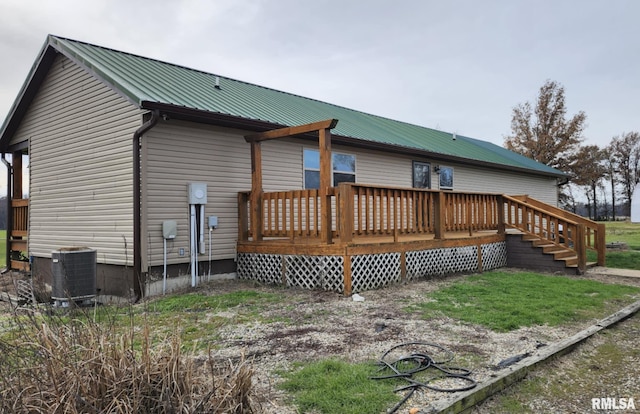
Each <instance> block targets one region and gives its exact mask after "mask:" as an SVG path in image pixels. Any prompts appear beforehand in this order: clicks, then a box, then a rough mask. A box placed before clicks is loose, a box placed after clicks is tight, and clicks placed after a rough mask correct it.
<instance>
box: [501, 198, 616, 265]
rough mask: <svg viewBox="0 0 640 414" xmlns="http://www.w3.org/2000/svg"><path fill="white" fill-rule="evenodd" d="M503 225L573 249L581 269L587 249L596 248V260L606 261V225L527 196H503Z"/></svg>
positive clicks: (584, 262) (599, 262)
mask: <svg viewBox="0 0 640 414" xmlns="http://www.w3.org/2000/svg"><path fill="white" fill-rule="evenodd" d="M503 200H504V206H505V226H506V227H510V228H515V229H518V230H520V231H522V232H524V233H527V234H530V235H533V236H536V237H539V238H540V239H542V240H545V241H547V242H549V243H553V244H556V245H559V246H562V247H565V248H567V249H570V250H572V251H574V252H575V253H576V256H577V257H578V268H579V269H580V270H581V271H584V269H585V268H586V263H587V252H586V251H587V249H589V250H594V251H596V252H597V256H598V259H597V264H598V265H599V266H604V265H605V251H606V246H605V226H604V224H600V223H596V222H594V221H592V220H588V219H585V218H584V217H581V216H578V215H577V214H573V213H570V212H568V211H565V210H562V209H560V208H557V207H554V206H552V205H550V204H546V203H543V202H541V201H538V200H536V199H534V198H531V197H529V196H503Z"/></svg>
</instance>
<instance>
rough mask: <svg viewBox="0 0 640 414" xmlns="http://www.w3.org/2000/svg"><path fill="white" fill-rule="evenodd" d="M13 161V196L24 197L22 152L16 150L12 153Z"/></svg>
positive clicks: (15, 197)
mask: <svg viewBox="0 0 640 414" xmlns="http://www.w3.org/2000/svg"><path fill="white" fill-rule="evenodd" d="M11 158H12V159H11V161H12V162H13V195H12V197H11V198H13V199H14V200H15V199H19V198H22V196H23V194H22V152H14V153H13V154H12V155H11Z"/></svg>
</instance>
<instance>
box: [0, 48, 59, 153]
mask: <svg viewBox="0 0 640 414" xmlns="http://www.w3.org/2000/svg"><path fill="white" fill-rule="evenodd" d="M56 55H57V51H56V50H55V48H53V47H52V46H51V43H50V41H49V39H48V40H47V42H46V43H45V44H44V46H43V47H42V49H41V50H40V53H39V54H38V58H37V59H36V61H35V62H34V63H33V65H32V66H31V70H30V71H29V74H28V75H27V78H26V79H25V81H24V83H23V84H22V87H21V88H20V92H18V96H17V97H16V99H15V100H14V102H13V105H12V106H11V108H10V109H9V113H8V114H7V117H6V118H5V120H4V122H3V124H2V127H1V128H0V152H6V151H7V150H8V147H9V141H10V140H11V137H12V136H13V135H14V134H15V132H16V131H17V129H18V126H19V125H20V122H21V121H22V118H23V116H24V114H25V113H26V111H27V109H28V108H29V105H30V104H31V102H32V101H33V99H34V97H35V96H36V94H37V93H38V90H39V89H40V86H41V85H42V82H43V81H44V79H45V78H46V76H47V73H49V69H50V68H51V65H52V64H53V61H54V60H55V57H56Z"/></svg>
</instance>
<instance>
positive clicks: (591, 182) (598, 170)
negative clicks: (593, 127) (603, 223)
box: [573, 145, 606, 220]
mask: <svg viewBox="0 0 640 414" xmlns="http://www.w3.org/2000/svg"><path fill="white" fill-rule="evenodd" d="M576 155H577V156H576V161H575V164H574V166H573V171H574V174H575V175H574V178H573V181H574V182H575V183H576V184H578V185H581V186H584V187H585V195H586V196H587V200H588V201H589V203H590V204H592V205H593V219H594V220H597V219H598V189H599V188H601V187H602V178H603V177H604V175H605V173H606V167H605V163H604V160H605V152H604V151H603V150H601V149H600V147H598V146H597V145H585V146H583V147H580V149H579V150H578V152H577V154H576ZM588 208H589V217H591V206H588Z"/></svg>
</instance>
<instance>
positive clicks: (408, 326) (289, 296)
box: [200, 274, 640, 414]
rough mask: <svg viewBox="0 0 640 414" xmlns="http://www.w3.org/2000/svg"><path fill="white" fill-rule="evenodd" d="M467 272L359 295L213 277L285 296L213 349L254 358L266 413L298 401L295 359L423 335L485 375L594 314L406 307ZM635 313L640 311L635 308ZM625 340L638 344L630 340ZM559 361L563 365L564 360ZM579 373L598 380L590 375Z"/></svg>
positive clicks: (415, 402) (352, 352)
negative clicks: (492, 313)
mask: <svg viewBox="0 0 640 414" xmlns="http://www.w3.org/2000/svg"><path fill="white" fill-rule="evenodd" d="M463 277H464V276H449V277H445V278H441V279H431V280H424V281H419V282H413V283H411V284H406V285H394V286H390V287H387V288H385V289H380V290H375V291H367V292H363V293H361V295H362V297H364V301H361V302H356V301H353V300H352V298H348V297H344V296H342V295H339V294H335V293H330V292H318V291H313V292H311V291H308V290H300V289H284V288H280V287H269V286H261V285H258V284H255V283H253V282H245V281H237V280H231V281H230V280H225V281H219V282H212V283H210V284H207V285H205V286H203V287H201V288H200V289H204V290H206V291H208V292H210V293H212V294H215V293H222V292H231V291H236V290H246V289H249V288H250V289H254V290H258V291H261V292H270V293H274V292H275V293H279V294H281V295H283V296H284V297H285V298H286V299H285V301H284V302H282V301H280V302H278V303H277V304H274V305H270V306H268V307H267V308H266V310H265V311H264V312H262V316H263V317H264V319H267V320H273V321H275V322H271V323H258V322H246V323H241V324H236V325H228V326H225V327H224V328H223V329H222V331H221V332H220V339H219V341H217V342H216V343H215V344H212V345H213V346H215V348H216V349H217V351H216V352H215V354H214V357H215V358H216V359H218V358H219V359H225V360H229V359H230V360H239V359H240V358H242V357H243V356H244V357H245V358H247V359H249V360H250V361H251V365H252V367H253V369H254V370H255V374H254V385H255V400H254V401H255V410H256V412H257V413H265V414H275V413H278V414H287V413H291V414H293V413H297V410H296V408H295V407H294V406H292V405H290V402H289V401H287V396H286V395H285V394H284V393H283V392H282V391H280V390H279V389H278V384H279V383H280V382H281V381H282V378H281V377H280V375H279V374H278V372H280V371H282V370H287V369H290V368H291V367H292V364H293V362H296V361H311V360H316V359H320V358H327V357H334V358H339V359H342V360H345V361H349V362H355V361H375V360H377V359H378V358H380V356H381V355H382V354H383V353H384V352H385V351H386V350H388V349H389V348H391V347H393V346H395V345H398V344H401V343H404V342H415V341H423V342H429V343H435V344H438V345H441V346H443V347H446V348H448V349H449V350H451V351H453V352H454V359H453V360H452V361H451V362H450V365H453V366H458V367H463V368H468V369H470V370H472V371H473V373H472V374H471V377H472V378H473V379H474V380H476V381H478V382H483V381H486V380H488V379H490V378H491V377H493V376H495V375H496V374H497V373H498V372H499V371H498V369H497V365H498V364H499V363H500V362H501V361H503V360H505V359H507V358H510V357H513V356H517V355H521V354H524V353H527V352H534V351H535V350H536V349H537V348H538V347H540V346H544V345H545V344H547V345H548V344H551V343H553V342H556V341H559V340H561V339H563V338H565V337H567V336H569V335H573V334H575V333H577V332H579V331H580V330H582V329H584V328H586V327H587V326H589V325H591V324H593V323H594V322H595V320H592V321H586V322H584V323H582V324H577V325H572V326H564V327H548V326H537V327H531V328H521V329H519V330H517V331H512V332H509V333H495V332H492V331H490V330H488V329H485V328H482V327H479V326H474V325H469V324H465V323H461V322H459V321H456V320H452V319H449V318H446V317H441V318H437V319H431V320H423V319H421V318H420V316H419V315H418V314H415V313H408V312H407V311H406V310H405V308H406V307H407V306H408V305H409V304H411V303H413V302H420V301H422V300H424V299H423V298H424V295H425V293H427V292H430V291H433V290H435V289H438V288H440V287H442V286H445V285H447V284H450V283H453V282H455V281H457V280H459V279H461V278H463ZM584 277H588V278H592V279H598V280H601V281H604V282H615V283H625V284H630V285H635V286H640V278H637V279H630V278H625V279H613V278H612V277H611V276H602V275H593V274H591V275H587V276H584ZM207 316H208V317H224V318H233V317H234V311H233V309H232V310H225V311H222V312H219V313H217V314H216V313H214V314H210V315H207ZM605 316H608V315H602V317H603V318H604V317H605ZM635 319H639V318H638V316H636V317H635ZM636 340H637V338H636ZM629 341H630V339H629ZM621 344H622V345H621V346H627V345H629V346H630V345H633V344H631V342H623V343H621ZM624 344H626V345H624ZM634 346H637V345H634ZM578 354H579V353H576V352H574V353H572V354H570V355H568V356H565V357H563V359H562V361H570V360H571V358H574V357H575V355H578ZM203 358H204V357H203ZM559 366H560V369H562V365H561V363H560V365H559ZM554 369H557V367H554ZM581 380H582V381H594V379H593V378H583V379H581ZM634 385H637V384H634ZM629 387H631V385H629ZM636 390H637V389H629V390H628V392H629V395H632V394H631V393H632V392H636V393H637V391H636ZM455 397H456V394H451V393H442V392H435V391H429V390H422V391H420V392H416V393H415V394H414V396H413V397H412V398H411V399H410V400H409V401H408V402H407V403H406V404H405V405H404V406H403V408H402V409H401V410H400V411H399V412H401V413H406V412H408V410H409V408H410V407H419V408H421V409H422V411H421V412H425V413H426V412H429V408H430V407H431V405H432V404H433V403H434V402H436V401H440V402H441V401H443V400H452V399H454V398H455ZM638 397H640V395H638ZM639 402H640V401H639ZM493 404H494V405H491V403H490V404H488V405H486V406H484V407H479V408H478V409H476V411H475V412H476V413H482V414H484V413H490V412H496V410H495V403H493ZM552 404H554V405H553V406H555V407H556V408H557V410H553V411H554V412H576V411H575V407H574V408H573V409H568V410H566V411H565V410H564V409H563V405H562V404H563V401H555V402H552ZM492 407H493V408H492ZM567 408H568V407H567ZM542 411H543V412H547V411H545V410H542ZM579 411H580V410H579Z"/></svg>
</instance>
